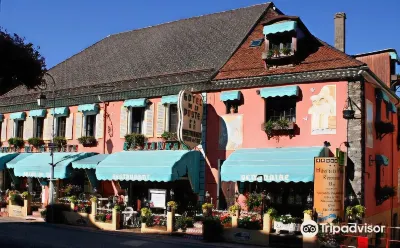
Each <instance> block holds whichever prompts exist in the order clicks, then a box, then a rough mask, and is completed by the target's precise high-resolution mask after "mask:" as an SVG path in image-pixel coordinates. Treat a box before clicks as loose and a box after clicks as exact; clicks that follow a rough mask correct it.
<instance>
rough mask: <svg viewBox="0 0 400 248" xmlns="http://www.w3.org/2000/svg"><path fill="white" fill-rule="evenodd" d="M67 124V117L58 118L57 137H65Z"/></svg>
mask: <svg viewBox="0 0 400 248" xmlns="http://www.w3.org/2000/svg"><path fill="white" fill-rule="evenodd" d="M66 124H67V117H65V116H63V117H58V118H57V136H59V137H65V126H66Z"/></svg>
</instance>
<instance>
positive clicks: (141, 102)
mask: <svg viewBox="0 0 400 248" xmlns="http://www.w3.org/2000/svg"><path fill="white" fill-rule="evenodd" d="M146 106H147V98H139V99H129V100H126V101H124V107H132V108H144V107H146Z"/></svg>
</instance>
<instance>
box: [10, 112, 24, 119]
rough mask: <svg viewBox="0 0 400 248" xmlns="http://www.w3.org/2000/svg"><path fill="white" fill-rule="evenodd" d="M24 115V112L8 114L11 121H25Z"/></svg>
mask: <svg viewBox="0 0 400 248" xmlns="http://www.w3.org/2000/svg"><path fill="white" fill-rule="evenodd" d="M25 118H26V113H25V112H18V113H12V114H10V119H12V120H25Z"/></svg>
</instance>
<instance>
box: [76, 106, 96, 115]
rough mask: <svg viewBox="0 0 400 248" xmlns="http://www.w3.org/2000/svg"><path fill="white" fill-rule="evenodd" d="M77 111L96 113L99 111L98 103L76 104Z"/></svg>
mask: <svg viewBox="0 0 400 248" xmlns="http://www.w3.org/2000/svg"><path fill="white" fill-rule="evenodd" d="M78 111H79V112H92V113H95V114H97V113H98V112H99V105H98V104H97V103H93V104H82V105H79V106H78Z"/></svg>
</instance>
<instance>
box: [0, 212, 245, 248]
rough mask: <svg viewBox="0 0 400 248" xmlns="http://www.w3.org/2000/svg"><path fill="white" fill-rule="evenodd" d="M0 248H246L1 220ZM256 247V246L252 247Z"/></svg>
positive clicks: (176, 238) (167, 237) (1, 218)
mask: <svg viewBox="0 0 400 248" xmlns="http://www.w3.org/2000/svg"><path fill="white" fill-rule="evenodd" d="M0 247H2V248H3V247H4V248H6V247H7V248H8V247H10V248H11V247H12V248H20V247H21V248H22V247H24V248H27V247H30V248H67V247H68V248H80V247H82V248H88V247H95V248H100V247H107V248H110V247H112V248H114V247H124V248H128V247H140V248H150V247H151V248H155V247H157V248H158V247H166V248H170V247H244V246H243V245H234V244H227V243H216V244H211V243H204V242H202V241H198V240H189V239H184V238H180V237H170V236H165V235H140V234H131V233H129V234H127V233H114V232H105V231H99V230H93V229H83V228H79V227H77V228H75V227H69V226H64V225H53V224H47V223H43V222H34V221H33V222H32V221H31V222H30V221H25V220H21V219H16V218H8V217H0ZM249 247H253V246H249Z"/></svg>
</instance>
